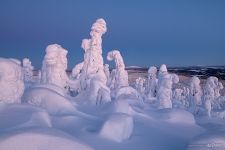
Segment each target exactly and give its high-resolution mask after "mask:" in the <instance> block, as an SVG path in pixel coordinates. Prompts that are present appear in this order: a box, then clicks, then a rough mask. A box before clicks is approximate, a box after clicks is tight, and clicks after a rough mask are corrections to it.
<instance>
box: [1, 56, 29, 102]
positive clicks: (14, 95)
mask: <svg viewBox="0 0 225 150" xmlns="http://www.w3.org/2000/svg"><path fill="white" fill-rule="evenodd" d="M0 77H1V78H0V103H1V102H3V103H20V102H21V96H22V95H23V92H24V88H25V87H24V82H23V71H22V68H21V66H20V61H19V60H16V59H13V60H12V59H5V58H0Z"/></svg>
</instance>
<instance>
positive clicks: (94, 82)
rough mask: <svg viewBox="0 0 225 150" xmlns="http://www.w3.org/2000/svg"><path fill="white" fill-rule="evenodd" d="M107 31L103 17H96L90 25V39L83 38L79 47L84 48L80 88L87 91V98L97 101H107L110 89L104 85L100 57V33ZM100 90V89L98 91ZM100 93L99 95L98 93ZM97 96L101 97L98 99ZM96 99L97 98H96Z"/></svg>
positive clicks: (101, 59)
mask: <svg viewBox="0 0 225 150" xmlns="http://www.w3.org/2000/svg"><path fill="white" fill-rule="evenodd" d="M106 31H107V29H106V22H105V20H104V19H97V20H96V22H95V23H94V24H93V25H92V27H91V32H90V36H91V39H84V40H83V41H82V45H81V47H82V48H83V49H84V51H85V54H84V64H83V67H82V71H81V76H80V82H81V83H80V84H81V90H82V91H83V92H85V91H90V92H89V93H88V92H85V93H88V94H89V96H88V98H87V99H88V100H89V101H91V102H93V103H97V101H105V100H103V99H104V98H107V100H106V101H109V97H110V90H109V88H108V87H107V86H106V83H107V77H106V74H105V72H104V65H103V58H102V35H103V34H104V33H105V32H106ZM99 90H100V91H99ZM99 94H101V95H99ZM98 98H102V99H101V100H99V99H98ZM97 99H98V100H97Z"/></svg>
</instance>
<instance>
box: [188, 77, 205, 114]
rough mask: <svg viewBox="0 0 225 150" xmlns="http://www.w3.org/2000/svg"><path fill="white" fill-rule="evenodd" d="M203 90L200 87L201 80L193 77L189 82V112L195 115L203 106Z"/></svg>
mask: <svg viewBox="0 0 225 150" xmlns="http://www.w3.org/2000/svg"><path fill="white" fill-rule="evenodd" d="M202 94H203V93H202V88H201V86H200V79H199V78H198V77H196V76H194V77H192V78H191V79H190V82H189V96H188V98H189V99H188V102H189V111H190V112H192V113H193V114H195V115H196V114H197V113H198V112H199V108H200V106H201V105H202Z"/></svg>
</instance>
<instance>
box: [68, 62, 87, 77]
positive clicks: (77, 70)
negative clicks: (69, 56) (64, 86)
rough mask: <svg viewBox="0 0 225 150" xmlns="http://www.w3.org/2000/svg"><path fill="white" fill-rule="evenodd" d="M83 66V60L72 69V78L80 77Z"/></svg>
mask: <svg viewBox="0 0 225 150" xmlns="http://www.w3.org/2000/svg"><path fill="white" fill-rule="evenodd" d="M83 66H84V63H83V62H81V63H79V64H77V65H76V66H75V67H74V68H73V69H72V74H71V76H72V78H74V79H80V75H81V70H82V68H83Z"/></svg>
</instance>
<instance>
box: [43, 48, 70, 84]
mask: <svg viewBox="0 0 225 150" xmlns="http://www.w3.org/2000/svg"><path fill="white" fill-rule="evenodd" d="M45 51H46V54H45V57H44V61H43V64H42V76H41V83H43V84H52V85H55V86H58V87H60V88H66V87H68V81H69V78H68V76H67V74H66V69H67V57H66V55H67V53H68V52H67V50H66V49H64V48H62V47H61V46H60V45H58V44H52V45H49V46H47V48H46V50H45Z"/></svg>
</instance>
